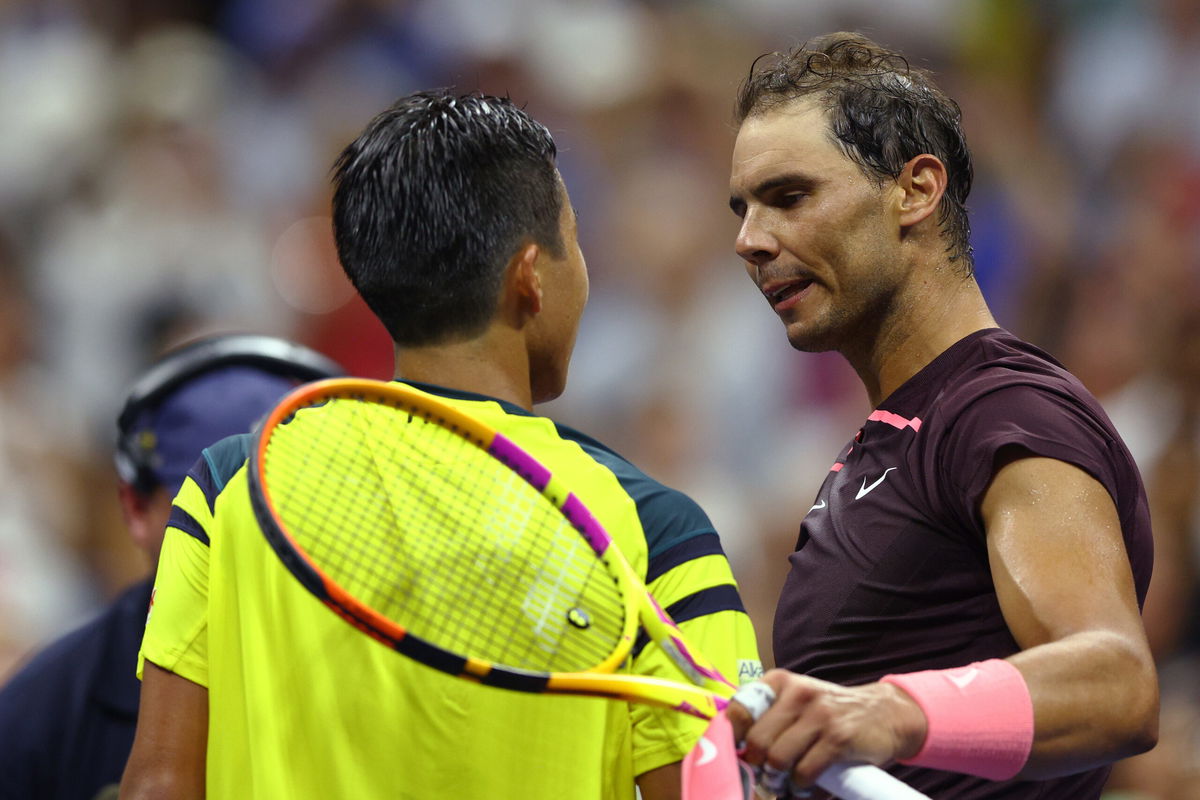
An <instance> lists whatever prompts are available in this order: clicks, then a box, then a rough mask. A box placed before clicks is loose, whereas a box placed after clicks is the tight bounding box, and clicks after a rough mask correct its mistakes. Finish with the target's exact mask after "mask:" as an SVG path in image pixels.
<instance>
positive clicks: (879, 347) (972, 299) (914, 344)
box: [844, 278, 997, 408]
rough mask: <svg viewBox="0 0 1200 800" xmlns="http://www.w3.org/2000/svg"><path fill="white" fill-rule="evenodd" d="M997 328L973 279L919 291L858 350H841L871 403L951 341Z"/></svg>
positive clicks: (875, 406)
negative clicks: (942, 288) (917, 295)
mask: <svg viewBox="0 0 1200 800" xmlns="http://www.w3.org/2000/svg"><path fill="white" fill-rule="evenodd" d="M994 327H997V325H996V320H995V318H994V317H993V316H992V313H991V311H990V310H989V309H988V307H987V303H986V302H985V301H984V298H983V294H982V293H981V292H980V291H979V286H978V284H976V283H975V281H974V280H973V279H968V280H963V279H961V278H960V279H958V280H957V281H955V282H953V283H951V284H950V286H949V287H947V288H946V290H945V291H937V292H929V293H922V296H919V297H915V298H913V299H912V300H910V301H909V302H908V303H906V304H904V306H902V307H901V308H899V309H897V311H896V313H895V314H893V315H892V316H891V318H890V319H889V320H888V321H887V322H886V323H885V324H884V325H883V326H881V328H880V329H879V330H878V331H877V332H876V334H875V336H874V337H873V338H872V340H871V341H870V342H869V343H867V345H866V346H865V347H864V348H863V349H862V350H861V351H860V352H845V353H844V355H845V356H846V358H847V360H849V361H850V363H851V365H852V366H853V367H854V368H855V370H856V371H857V372H858V375H859V378H861V379H862V381H863V385H864V386H865V387H866V390H867V396H868V398H869V399H870V402H871V407H872V408H877V407H878V406H879V404H880V403H881V402H883V401H884V400H885V399H886V398H887V397H888V396H889V395H891V393H892V392H894V391H895V390H896V389H898V388H900V386H901V385H903V384H904V383H905V382H906V381H908V380H909V379H910V378H911V377H913V376H914V375H916V374H917V373H918V372H920V371H921V370H922V369H924V368H925V367H926V366H928V365H929V363H930V362H932V361H933V360H934V359H935V358H937V357H938V356H939V355H941V354H942V353H944V352H945V351H946V350H948V349H949V348H950V347H951V346H953V345H954V344H955V343H956V342H958V341H959V340H961V339H963V338H964V337H966V336H969V335H970V334H972V333H975V332H976V331H980V330H984V329H986V328H994Z"/></svg>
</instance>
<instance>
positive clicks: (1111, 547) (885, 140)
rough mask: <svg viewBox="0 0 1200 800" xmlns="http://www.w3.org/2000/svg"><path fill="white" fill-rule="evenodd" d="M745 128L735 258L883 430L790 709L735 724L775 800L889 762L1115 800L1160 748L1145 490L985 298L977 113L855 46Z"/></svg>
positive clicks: (733, 199)
mask: <svg viewBox="0 0 1200 800" xmlns="http://www.w3.org/2000/svg"><path fill="white" fill-rule="evenodd" d="M737 121H738V133H737V140H736V143H735V145H734V152H733V165H732V175H731V179H730V190H731V191H730V207H731V208H732V209H733V211H734V213H736V214H737V216H738V217H739V218H740V219H741V228H740V230H739V232H738V236H737V244H736V247H737V252H738V254H739V255H740V256H741V257H742V258H743V259H744V261H745V263H746V269H747V272H748V273H749V275H750V277H751V278H752V279H753V280H754V281H755V283H756V284H757V285H758V287H759V288H760V289H761V290H762V292H763V295H764V296H765V297H766V299H767V301H768V303H769V304H770V305H771V306H772V307H773V308H774V311H775V313H776V314H777V315H778V316H779V318H780V319H781V320H782V322H783V324H784V327H785V329H786V331H787V336H788V339H789V340H790V342H791V344H792V345H793V346H794V347H795V348H796V349H797V350H802V351H805V352H819V351H827V350H836V351H838V352H840V353H841V354H842V355H843V356H844V357H845V358H846V359H847V361H849V363H850V364H851V365H852V366H853V367H854V369H855V370H856V371H857V372H858V375H859V377H860V378H861V379H862V382H863V384H864V385H865V387H866V390H867V393H868V395H869V398H870V402H871V406H872V407H873V408H874V411H873V412H872V413H871V414H870V416H869V417H868V418H867V419H866V420H865V421H864V423H863V425H862V428H861V429H860V430H859V431H858V432H857V433H854V432H852V431H850V432H848V435H849V434H853V436H852V439H851V441H849V442H848V443H847V445H846V446H845V447H844V448H843V450H842V452H840V453H838V454H836V459H834V460H832V462H831V467H830V471H829V475H828V477H827V478H826V480H825V483H824V485H823V486H822V487H821V489H820V491H819V493H818V494H817V496H816V497H815V498H814V499H813V505H812V509H811V510H810V511H809V512H808V514H807V516H806V517H805V518H804V520H803V523H802V525H801V529H800V537H799V541H798V542H797V545H796V551H795V552H794V553H792V555H791V556H790V561H791V572H790V574H789V576H788V578H787V582H786V584H785V586H784V589H783V592H782V596H781V598H780V602H779V606H778V610H777V613H776V618H775V626H774V646H775V657H776V662H777V663H778V665H779V666H780V667H783V668H784V669H780V670H775V671H772V672H770V673H768V674H767V675H766V676H765V678H764V681H765V682H766V683H768V684H769V685H770V686H771V687H772V688H773V689H774V690H775V692H776V694H777V696H778V698H777V701H776V702H775V704H774V705H773V706H772V707H771V708H770V709H769V710H768V711H767V712H766V713H765V714H764V715H763V716H762V717H761V718H760V719H759V720H758V721H757V722H755V723H753V724H752V723H751V720H750V719H749V716H748V715H747V714H746V713H744V711H742V710H741V709H740V707H739V706H737V705H734V706H732V707H731V708H732V710H731V712H730V716H731V718H732V719H733V722H734V726H735V730H736V732H737V734H738V735H739V736H740V737H743V738H744V741H745V742H746V750H745V757H746V759H747V760H749V761H750V762H751V763H754V764H758V765H763V766H764V770H763V775H764V779H763V780H764V782H765V783H767V784H768V786H769V787H770V788H772V789H774V790H775V791H777V792H778V793H786V792H788V791H789V789H788V786H787V783H788V781H789V779H790V781H791V783H792V785H793V786H794V787H801V788H803V787H807V786H808V785H809V784H811V783H812V781H813V779H814V778H815V776H816V775H818V774H819V773H820V772H821V771H822V770H823V769H824V768H825V767H826V766H828V765H829V764H831V763H834V762H840V761H865V762H870V763H873V764H877V765H881V766H885V767H887V768H889V769H890V770H892V771H893V772H894V773H895V774H896V775H897V776H898V777H900V778H901V779H902V780H904V781H905V782H907V783H909V784H911V785H912V786H914V787H916V788H917V789H919V790H921V791H923V792H925V793H927V794H929V795H930V796H931V797H935V798H955V800H973V799H974V798H1030V799H1032V798H1044V799H1046V800H1049V799H1050V798H1055V799H1058V798H1072V800H1081V799H1083V798H1096V797H1099V795H1100V792H1101V789H1102V787H1103V785H1104V781H1105V779H1106V777H1107V774H1108V770H1109V765H1110V764H1111V763H1112V762H1113V761H1115V760H1117V759H1119V758H1123V757H1126V756H1130V755H1133V754H1136V753H1140V752H1143V751H1145V750H1147V749H1149V748H1150V747H1152V746H1153V745H1154V743H1155V741H1156V738H1157V727H1158V683H1157V678H1156V674H1155V668H1154V662H1153V660H1152V658H1151V654H1150V650H1149V647H1148V645H1147V642H1146V636H1145V633H1144V631H1143V627H1142V621H1141V616H1140V606H1141V603H1142V600H1143V599H1144V597H1145V594H1146V588H1147V586H1148V584H1149V581H1150V569H1151V562H1152V542H1151V535H1150V521H1149V512H1148V509H1147V505H1146V495H1145V491H1144V489H1143V487H1142V482H1141V479H1140V477H1139V475H1138V472H1137V469H1136V467H1135V466H1134V463H1133V460H1132V458H1131V457H1130V455H1129V452H1128V450H1127V449H1126V448H1125V446H1124V444H1123V443H1122V442H1121V439H1120V437H1119V436H1118V435H1117V432H1116V431H1115V430H1114V429H1113V426H1112V424H1111V423H1110V422H1109V420H1108V418H1107V416H1106V415H1105V413H1104V411H1103V410H1102V409H1101V408H1100V405H1099V404H1098V403H1097V402H1096V400H1095V399H1094V398H1093V397H1092V396H1091V394H1090V393H1089V392H1088V391H1087V390H1086V389H1085V388H1084V387H1083V386H1082V384H1080V382H1079V381H1078V380H1077V379H1075V378H1074V377H1073V376H1072V375H1071V374H1070V373H1068V372H1067V371H1066V370H1065V369H1064V368H1063V367H1062V366H1061V365H1060V364H1059V363H1058V362H1056V361H1055V360H1054V359H1053V358H1052V357H1051V356H1049V355H1047V354H1046V353H1044V352H1042V351H1040V350H1038V349H1037V348H1036V347H1033V346H1032V345H1030V344H1027V343H1025V342H1023V341H1021V340H1019V339H1018V338H1016V337H1015V336H1013V335H1011V334H1010V333H1008V332H1007V331H1004V330H1002V329H1001V328H999V327H998V326H997V324H996V321H995V320H994V319H993V317H992V315H991V313H990V312H989V310H988V307H987V305H986V303H985V302H984V299H983V296H982V294H981V292H980V290H979V287H978V285H977V283H976V282H975V280H974V277H973V274H972V260H971V250H970V244H969V225H968V218H967V213H966V206H965V201H966V197H967V194H968V192H969V190H970V185H971V177H972V173H971V160H970V153H969V151H968V149H967V145H966V142H965V141H964V138H963V134H962V130H961V127H960V114H959V109H958V106H957V105H956V104H955V103H954V102H953V101H952V100H950V99H949V98H948V97H947V96H946V95H945V94H943V92H942V91H941V90H940V89H939V88H938V87H937V86H936V85H935V84H934V83H933V81H932V79H931V77H930V75H929V74H928V73H927V72H925V71H923V70H920V69H917V68H913V67H910V66H909V65H908V63H907V62H906V61H905V59H904V58H903V57H902V56H900V55H899V54H897V53H894V52H890V51H887V50H885V49H883V48H881V47H879V46H878V45H876V44H875V43H873V42H871V41H869V40H867V39H866V38H864V37H861V36H858V35H854V34H831V35H828V36H824V37H821V38H819V39H816V40H813V41H811V42H810V43H809V44H808V45H807V46H804V47H801V48H798V49H796V50H794V51H792V52H791V53H787V54H775V55H774V56H772V57H769V58H766V59H762V60H760V61H758V62H756V64H755V67H754V68H753V69H752V72H751V75H750V77H749V78H748V79H747V80H746V81H745V83H744V84H743V86H742V89H741V91H740V94H739V101H738V118H737Z"/></svg>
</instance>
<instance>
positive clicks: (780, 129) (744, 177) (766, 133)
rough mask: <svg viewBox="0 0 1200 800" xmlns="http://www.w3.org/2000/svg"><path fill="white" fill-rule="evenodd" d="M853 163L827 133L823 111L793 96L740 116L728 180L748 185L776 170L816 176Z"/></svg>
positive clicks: (739, 185)
mask: <svg viewBox="0 0 1200 800" xmlns="http://www.w3.org/2000/svg"><path fill="white" fill-rule="evenodd" d="M853 169H854V166H853V164H852V162H850V160H849V159H848V158H847V157H846V155H845V154H844V153H843V152H842V151H841V149H840V148H839V147H838V146H837V145H836V144H835V143H834V142H833V140H832V138H831V136H830V133H829V124H828V120H827V118H826V115H825V112H824V111H823V110H822V109H821V108H820V107H819V106H818V105H817V104H816V101H815V100H809V99H805V100H797V101H794V102H792V103H788V104H787V105H784V106H779V107H776V108H773V109H771V110H770V111H766V112H764V113H762V114H754V115H752V116H750V117H747V118H746V120H745V121H743V123H742V125H741V127H740V128H739V129H738V133H737V138H736V140H735V141H734V145H733V163H732V169H731V172H730V185H731V187H732V188H735V189H737V190H742V191H750V190H752V188H753V185H754V184H756V183H757V182H759V181H761V180H765V179H769V178H770V177H771V176H772V174H773V173H776V172H796V171H803V172H812V173H813V175H814V177H816V176H817V175H818V174H825V175H831V174H834V173H837V172H839V171H846V172H849V171H851V170H853Z"/></svg>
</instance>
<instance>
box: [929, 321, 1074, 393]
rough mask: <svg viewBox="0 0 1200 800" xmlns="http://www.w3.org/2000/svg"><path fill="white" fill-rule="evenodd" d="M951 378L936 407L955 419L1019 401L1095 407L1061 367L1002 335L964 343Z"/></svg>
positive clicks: (997, 333)
mask: <svg viewBox="0 0 1200 800" xmlns="http://www.w3.org/2000/svg"><path fill="white" fill-rule="evenodd" d="M963 344H964V345H965V346H964V347H963V348H962V353H961V354H960V355H959V356H958V358H956V362H957V364H956V367H957V368H956V369H955V370H954V372H955V373H956V374H953V375H947V376H944V379H943V380H942V386H941V388H940V390H939V397H938V404H939V406H941V408H942V409H943V410H944V411H945V412H947V413H949V414H956V413H959V412H962V411H963V410H965V409H967V408H969V407H972V406H976V405H977V404H978V403H979V402H980V401H984V400H986V401H990V402H991V403H1000V404H1001V405H1005V406H1012V405H1014V404H1016V403H1017V402H1019V401H1020V400H1021V399H1022V398H1026V399H1028V400H1030V401H1032V402H1036V401H1037V399H1038V398H1042V399H1045V398H1048V397H1055V398H1058V399H1059V400H1061V401H1066V402H1068V403H1071V404H1076V405H1085V406H1089V407H1091V406H1094V405H1095V404H1096V401H1095V398H1094V397H1092V395H1091V393H1090V392H1089V391H1088V390H1087V388H1086V387H1085V386H1084V385H1083V383H1082V382H1081V381H1080V380H1079V379H1078V378H1076V377H1075V376H1074V375H1073V374H1071V372H1070V371H1069V370H1067V368H1066V367H1065V366H1063V365H1062V364H1061V363H1060V362H1059V361H1058V360H1057V359H1056V358H1055V357H1054V356H1052V355H1051V354H1050V353H1048V352H1046V351H1045V350H1042V349H1041V348H1040V347H1038V346H1036V345H1034V344H1032V343H1030V342H1027V341H1024V340H1023V339H1020V338H1018V337H1017V336H1015V335H1013V334H1011V333H1009V332H1008V331H1005V330H1003V329H994V330H989V331H984V332H981V333H980V334H979V335H976V336H974V337H971V338H970V339H969V340H968V341H966V342H964V343H963Z"/></svg>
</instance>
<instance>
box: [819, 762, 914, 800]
mask: <svg viewBox="0 0 1200 800" xmlns="http://www.w3.org/2000/svg"><path fill="white" fill-rule="evenodd" d="M817 786H820V787H821V788H822V789H824V790H825V791H827V792H829V793H830V794H832V795H833V796H834V797H840V798H842V800H884V799H885V798H886V800H929V796H928V795H925V794H921V793H920V792H918V791H917V790H916V789H914V788H912V787H911V786H909V785H908V784H907V783H905V782H904V781H902V780H900V779H899V778H896V777H894V776H893V775H891V774H890V773H888V772H884V771H883V770H881V769H880V768H879V767H876V766H872V765H871V764H833V765H831V766H830V767H829V768H827V769H826V770H825V771H824V772H822V773H821V774H820V775H818V776H817Z"/></svg>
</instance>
